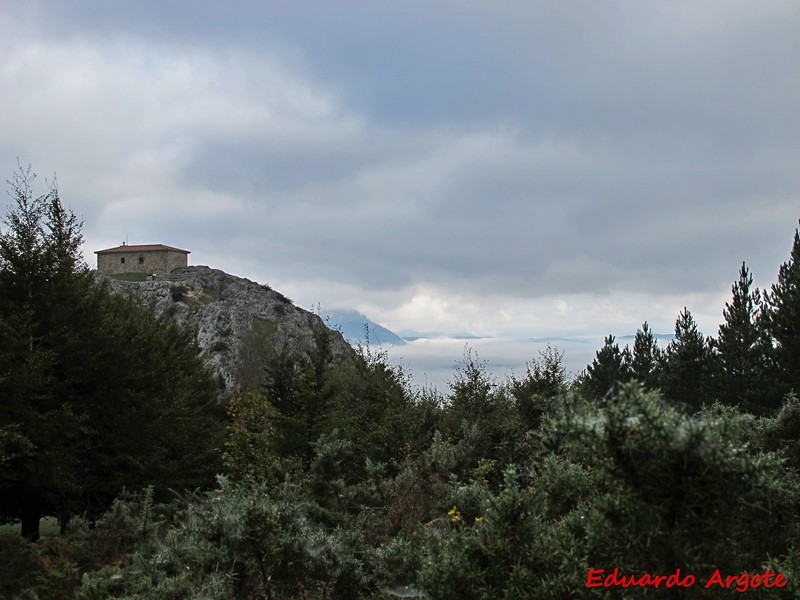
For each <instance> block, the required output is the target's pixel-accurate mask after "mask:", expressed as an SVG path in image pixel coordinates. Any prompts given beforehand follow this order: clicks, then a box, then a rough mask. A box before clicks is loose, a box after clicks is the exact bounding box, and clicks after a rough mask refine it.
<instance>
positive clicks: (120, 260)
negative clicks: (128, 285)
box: [119, 256, 125, 265]
mask: <svg viewBox="0 0 800 600" xmlns="http://www.w3.org/2000/svg"><path fill="white" fill-rule="evenodd" d="M119 262H120V264H122V265H124V264H125V257H124V256H123V257H122V258H120V259H119Z"/></svg>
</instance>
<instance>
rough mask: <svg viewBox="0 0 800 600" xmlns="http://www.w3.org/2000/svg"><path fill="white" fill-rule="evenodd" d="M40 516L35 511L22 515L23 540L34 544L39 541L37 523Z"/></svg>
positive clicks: (31, 510) (28, 511)
mask: <svg viewBox="0 0 800 600" xmlns="http://www.w3.org/2000/svg"><path fill="white" fill-rule="evenodd" d="M41 518H42V515H41V513H40V512H39V511H38V510H36V509H30V510H27V511H25V513H24V514H23V515H22V537H24V538H25V539H27V540H29V541H31V542H36V541H38V540H39V521H40V520H41Z"/></svg>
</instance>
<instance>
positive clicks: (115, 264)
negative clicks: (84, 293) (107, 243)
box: [97, 250, 188, 275]
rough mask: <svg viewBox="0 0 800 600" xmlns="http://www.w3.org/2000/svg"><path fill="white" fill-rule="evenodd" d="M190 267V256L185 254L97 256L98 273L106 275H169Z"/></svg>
mask: <svg viewBox="0 0 800 600" xmlns="http://www.w3.org/2000/svg"><path fill="white" fill-rule="evenodd" d="M186 266H188V255H187V254H184V253H183V252H171V251H167V250H161V251H155V252H154V251H144V252H109V253H104V254H98V255H97V271H98V272H99V273H103V274H105V275H114V274H117V273H147V274H150V273H159V274H162V275H164V274H167V273H170V272H171V271H172V270H173V269H177V268H178V267H186Z"/></svg>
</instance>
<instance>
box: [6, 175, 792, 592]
mask: <svg viewBox="0 0 800 600" xmlns="http://www.w3.org/2000/svg"><path fill="white" fill-rule="evenodd" d="M31 183H32V178H31V177H30V175H29V174H28V173H27V172H23V173H21V174H19V175H18V176H17V178H16V179H15V180H14V185H13V186H12V194H13V196H14V198H15V200H16V205H15V206H13V207H12V208H11V210H10V211H9V213H8V215H7V216H6V219H5V221H4V227H3V231H2V235H1V236H0V310H1V311H2V312H0V335H2V340H0V341H2V343H1V344H0V352H2V353H3V356H2V360H0V365H1V366H0V368H2V373H0V394H2V404H0V499H2V504H0V516H2V517H3V518H4V519H6V520H8V521H17V522H20V521H21V526H20V527H18V528H17V529H16V530H15V531H9V529H10V527H6V528H5V531H3V532H0V597H4V598H19V599H30V598H39V599H42V600H44V599H51V598H52V599H56V598H58V599H62V598H76V599H84V600H89V599H92V600H94V599H98V600H99V599H106V598H125V599H142V600H144V599H154V600H155V599H170V598H175V599H178V598H194V599H198V600H199V599H201V598H203V599H207V598H219V599H223V598H242V599H245V598H246V599H262V598H263V599H267V598H268V599H289V598H310V599H323V598H329V599H333V598H341V599H345V598H348V599H349V598H397V597H404V598H411V597H426V598H437V599H439V598H441V599H449V598H453V599H456V598H457V599H459V600H464V599H469V598H485V599H489V598H492V599H494V598H515V599H516V598H582V597H587V598H617V597H621V595H626V594H627V593H628V592H625V591H624V590H621V589H619V587H597V588H594V587H592V588H589V587H587V585H588V584H589V583H590V582H591V581H595V580H594V579H592V573H600V571H599V570H601V569H602V570H603V572H602V576H600V575H597V576H598V577H601V581H602V579H603V578H604V577H605V576H606V575H608V574H610V573H612V572H613V571H614V570H615V569H617V570H618V573H619V574H620V575H625V576H630V575H633V576H635V577H637V578H638V579H637V581H638V582H639V583H638V584H635V586H637V588H636V589H634V590H630V591H631V592H633V593H631V594H630V597H653V598H656V597H665V598H672V597H677V596H678V595H680V596H681V597H698V598H704V597H708V598H717V597H725V596H728V595H731V594H736V593H737V592H736V591H735V590H736V589H737V588H738V591H744V589H745V588H749V587H750V586H752V587H754V588H756V587H757V588H758V589H757V590H756V591H757V593H758V594H759V597H764V598H794V597H796V595H797V591H798V582H800V545H798V544H800V542H798V540H800V402H799V401H798V399H797V398H796V396H795V391H796V390H798V389H799V388H800V341H798V337H797V332H798V331H800V296H798V294H800V235H799V234H798V233H797V232H796V234H795V239H794V247H793V249H792V253H791V256H790V257H789V260H788V261H787V262H786V263H785V264H784V265H783V266H781V268H780V271H779V276H778V279H777V281H776V283H775V284H774V285H773V286H772V287H771V288H770V290H767V291H766V292H761V291H758V290H755V289H752V278H751V276H750V273H749V271H748V269H747V267H746V265H743V266H742V269H741V270H740V273H739V277H738V279H737V281H736V282H735V283H734V285H733V288H732V298H731V301H730V302H729V303H728V304H727V305H726V307H725V309H724V315H725V323H724V324H723V326H722V327H721V328H720V330H719V332H717V333H716V335H715V336H713V337H705V336H703V334H701V333H700V332H699V331H698V330H697V326H696V324H695V323H694V320H693V318H692V316H691V312H690V310H689V309H688V308H687V309H684V310H683V311H682V312H681V313H680V314H679V315H678V317H677V322H676V328H675V338H674V340H673V341H672V342H671V343H670V344H669V346H668V347H667V348H666V350H664V351H662V350H661V349H660V348H659V346H658V345H657V344H656V343H655V340H654V338H653V335H652V333H651V332H650V330H649V327H648V326H647V324H646V323H645V324H644V325H643V326H642V329H641V330H640V331H639V332H638V333H637V336H636V339H635V340H634V344H633V347H632V348H627V347H626V348H620V347H619V346H618V345H617V343H616V342H615V340H614V339H613V338H612V337H609V338H607V340H606V343H605V345H604V346H603V347H602V348H601V349H599V350H598V352H597V356H596V358H595V360H594V361H593V362H592V364H591V365H589V366H588V367H587V370H586V372H585V373H584V374H582V375H581V376H580V377H578V378H577V379H575V380H570V379H569V378H568V377H567V375H566V371H565V369H564V368H563V365H562V355H561V354H560V352H559V351H558V350H556V349H552V348H551V349H548V350H547V351H545V352H543V353H542V354H540V356H538V357H535V358H532V360H531V362H530V363H529V364H528V368H527V371H526V372H525V373H524V375H522V376H520V377H513V378H511V379H510V380H507V381H502V382H498V381H496V380H495V379H494V378H493V377H492V375H491V374H490V373H488V372H487V371H486V368H485V366H484V365H483V363H481V362H480V361H479V360H477V358H476V357H475V356H474V355H473V354H472V353H471V352H469V351H467V352H466V354H465V356H464V359H463V362H462V364H461V365H460V367H459V369H458V370H457V372H456V374H455V376H454V378H453V381H452V382H451V385H450V389H449V391H448V392H447V393H446V394H444V395H441V394H439V393H437V392H435V391H432V390H426V389H415V388H412V387H411V386H410V384H409V378H408V377H407V376H406V374H405V373H404V372H403V371H402V370H400V369H397V368H394V367H391V366H389V365H388V363H387V361H386V359H385V356H384V355H382V354H380V353H375V352H374V351H373V350H372V349H371V348H369V347H361V348H359V349H358V350H357V351H356V353H355V355H352V356H351V358H348V359H347V360H343V359H342V353H341V351H340V350H339V340H340V339H341V337H340V336H337V335H336V334H335V333H334V332H331V331H330V330H327V329H326V328H324V327H315V326H313V323H312V321H313V319H312V320H310V321H309V322H308V323H309V326H308V327H307V328H306V329H304V330H303V331H304V333H303V334H302V338H303V340H305V341H304V343H302V344H296V343H292V342H287V343H283V344H278V345H274V344H271V343H270V344H266V345H265V346H264V347H262V348H260V349H259V350H258V351H257V352H254V353H251V354H250V355H249V357H250V358H247V359H246V360H245V358H242V356H245V355H247V351H246V350H245V351H242V350H238V351H239V352H244V354H240V355H238V356H239V358H238V359H237V360H238V361H239V362H238V363H236V364H239V365H241V364H244V363H246V364H247V365H248V369H249V371H248V373H250V374H251V377H250V378H249V379H248V380H247V381H248V382H250V383H249V384H248V385H246V386H238V385H234V386H230V387H229V391H225V387H224V386H222V385H221V384H220V382H219V377H214V376H213V375H212V373H211V372H210V371H209V369H208V367H207V364H206V363H204V362H203V360H202V359H201V356H205V357H206V358H208V356H209V353H213V352H218V353H222V352H224V351H225V350H223V349H219V350H218V351H214V350H210V349H211V348H212V347H213V345H214V343H215V342H216V341H218V340H216V339H214V340H212V341H211V342H210V343H209V344H210V345H208V346H207V347H205V348H204V349H203V350H202V351H201V348H200V347H199V346H198V345H197V343H196V339H197V337H198V336H202V335H203V329H202V326H200V327H198V326H195V329H194V330H187V329H184V328H183V327H182V326H181V325H180V324H179V323H183V324H187V323H190V321H189V320H188V315H189V314H190V313H191V312H192V311H196V312H197V311H200V310H201V309H203V310H204V307H211V306H213V305H214V304H216V303H219V302H221V301H223V300H224V299H225V294H224V293H222V294H221V295H220V296H213V295H211V292H210V291H209V290H210V289H212V288H213V287H214V286H210V285H208V281H206V283H203V284H201V283H197V284H196V285H195V284H189V283H187V284H185V285H184V287H185V289H182V290H178V292H179V293H177V294H175V295H174V296H173V295H172V293H173V292H172V290H173V289H174V287H173V286H172V285H171V284H167V285H166V287H165V288H164V290H163V292H162V291H159V290H161V288H160V287H158V286H155V285H154V286H153V290H154V294H156V295H157V296H159V297H161V296H162V295H163V294H167V295H169V300H167V299H166V296H164V297H163V298H162V300H163V306H162V307H161V308H157V307H150V308H148V307H147V306H146V305H145V306H143V305H142V303H141V301H138V300H137V301H134V300H131V299H130V298H128V297H127V296H126V295H125V294H120V293H118V292H119V290H117V292H115V293H112V292H111V291H109V287H108V284H107V283H104V282H103V281H98V280H97V279H96V278H95V277H94V276H93V275H92V274H91V273H90V272H89V271H88V269H87V268H86V266H85V265H82V264H81V262H80V260H79V259H78V256H79V254H78V248H79V247H80V241H81V238H80V224H79V223H78V222H77V220H76V219H75V218H74V216H73V215H72V214H71V213H69V212H68V211H65V210H64V209H63V207H62V206H61V202H60V199H59V197H58V193H57V190H50V191H49V192H48V193H47V194H45V195H44V196H40V197H34V196H33V195H32V194H31ZM211 271H213V270H209V271H208V272H206V271H202V270H197V271H195V272H192V273H193V275H191V277H194V276H196V277H201V276H205V277H207V278H208V277H222V275H219V274H214V273H212V272H211ZM191 277H190V276H188V275H187V281H190V280H191ZM242 281H243V282H244V281H246V280H242ZM151 283H155V282H143V283H141V284H127V283H119V284H114V285H122V286H126V285H140V286H147V285H149V284H151ZM250 284H252V282H249V283H237V284H236V285H241V286H244V287H242V288H241V290H242V294H245V295H246V294H247V293H249V292H247V289H249V288H247V286H248V285H250ZM252 285H253V286H256V285H257V284H252ZM216 289H218V290H219V289H221V288H218V287H217V288H216ZM254 293H255V292H254ZM205 296H208V298H210V300H209V301H207V302H206V301H205V300H203V298H204V297H205ZM157 302H158V301H157ZM157 302H156V303H157ZM145 304H146V303H145ZM170 306H172V307H174V308H173V309H172V310H167V309H168V308H169V307H170ZM274 306H277V304H275V305H274ZM210 310H212V309H210ZM213 310H218V311H219V315H222V314H223V313H224V310H223V305H220V307H219V308H218V309H213ZM274 310H275V309H274V307H273V304H269V306H268V307H267V306H266V305H265V307H264V311H263V313H262V312H258V311H256V313H258V314H255V313H254V314H253V315H251V316H254V318H255V320H252V319H251V321H250V322H249V324H248V325H247V328H246V330H247V331H249V332H250V333H252V335H254V336H255V337H254V338H253V339H251V340H250V342H248V343H253V344H255V343H256V341H254V340H257V339H265V338H266V339H268V340H272V339H274V337H271V336H274V335H275V332H276V331H277V330H278V329H279V328H280V327H279V326H278V325H274V326H273V325H270V323H276V322H277V321H275V320H274V319H273V317H274ZM278 310H280V309H278ZM286 310H289V309H288V308H287V309H286ZM153 311H159V313H158V314H160V315H161V316H157V315H156V313H154V312H153ZM179 311H183V313H185V316H187V318H186V319H184V320H181V318H180V312H179ZM169 313H173V314H169ZM197 314H199V313H197ZM209 314H212V313H209ZM214 314H217V313H214ZM259 315H260V316H259ZM298 315H300V313H298ZM209 318H211V317H209ZM214 318H216V317H214ZM220 318H222V317H221V316H220ZM298 318H305V317H303V316H302V315H300V316H298ZM242 322H244V321H242ZM253 323H255V324H253ZM234 329H236V326H235V325H234V326H232V330H234ZM243 331H244V329H243ZM253 332H255V333H253ZM259 332H261V334H263V335H258V334H259ZM237 339H244V338H237ZM287 339H292V338H287ZM297 339H299V338H297ZM247 347H248V346H247V345H245V346H243V348H247ZM132 348H135V349H136V351H135V352H133V351H132ZM240 348H241V347H240ZM248 361H249V362H248ZM234 362H235V361H234ZM231 364H234V363H231ZM219 372H220V371H219V370H218V373H219ZM227 383H229V382H227ZM221 395H222V396H223V402H220V401H219V398H220V396H221ZM45 515H51V516H56V517H58V518H59V519H60V522H61V525H62V528H63V531H62V534H60V535H59V534H56V535H49V536H47V537H42V538H41V539H39V540H38V541H37V538H38V532H39V528H38V523H39V519H40V517H43V516H45ZM15 527H16V526H15ZM767 570H769V572H770V573H771V574H772V579H771V580H769V577H767V578H766V579H765V577H764V576H765V574H766V571H767ZM678 573H679V574H680V578H682V581H683V582H684V584H685V583H686V581H687V579H686V577H687V576H688V575H691V576H692V577H693V578H695V579H696V583H695V584H693V585H691V586H689V587H691V589H683V588H676V587H674V586H673V587H669V588H668V589H667V588H665V586H666V585H667V584H666V583H665V582H666V580H667V576H670V575H672V574H678ZM776 574H779V575H780V576H781V577H782V578H783V580H785V585H784V586H780V587H779V586H776V585H773V586H772V587H770V589H764V582H765V581H771V582H772V583H773V584H775V582H776ZM645 575H648V576H652V577H654V578H657V577H658V576H664V577H663V579H664V581H662V584H660V588H658V589H656V588H655V587H654V585H649V584H648V582H649V581H650V579H649V578H645ZM756 575H757V577H755V576H756ZM727 576H731V579H725V577H727ZM719 577H721V579H719ZM718 581H721V582H722V583H718ZM642 582H644V583H642ZM708 582H711V583H710V585H709V587H706V584H707V583H708Z"/></svg>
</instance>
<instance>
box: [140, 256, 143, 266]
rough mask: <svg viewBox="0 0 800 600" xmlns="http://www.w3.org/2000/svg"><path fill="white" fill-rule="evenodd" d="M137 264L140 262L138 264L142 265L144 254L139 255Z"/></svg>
mask: <svg viewBox="0 0 800 600" xmlns="http://www.w3.org/2000/svg"><path fill="white" fill-rule="evenodd" d="M139 264H140V265H143V264H144V256H140V257H139Z"/></svg>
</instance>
